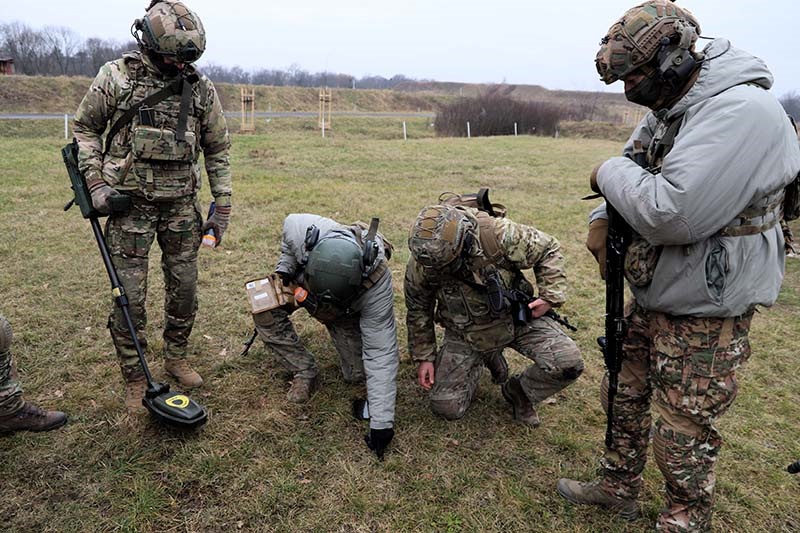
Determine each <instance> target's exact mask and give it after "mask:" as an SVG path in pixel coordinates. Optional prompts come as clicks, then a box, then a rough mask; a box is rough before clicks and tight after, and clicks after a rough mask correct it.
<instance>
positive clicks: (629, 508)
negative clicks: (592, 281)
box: [558, 0, 800, 532]
mask: <svg viewBox="0 0 800 533" xmlns="http://www.w3.org/2000/svg"><path fill="white" fill-rule="evenodd" d="M699 33H700V26H699V23H698V21H697V20H696V19H695V17H694V16H693V15H692V14H691V13H690V12H689V11H687V10H686V9H685V8H683V7H682V4H681V5H680V6H678V5H676V4H674V3H672V2H670V1H666V0H651V1H648V2H645V3H643V4H641V5H639V6H636V7H634V8H632V9H630V10H629V11H627V12H626V13H625V15H624V16H623V17H622V18H621V19H620V20H619V21H618V22H617V23H616V24H614V25H613V26H612V27H611V29H610V30H609V32H608V34H607V35H606V37H605V38H604V39H603V40H602V41H601V48H600V51H599V52H598V54H597V59H596V62H597V70H598V72H599V73H600V76H601V78H602V79H603V81H605V82H606V83H609V84H610V83H613V82H615V81H617V80H623V81H624V83H625V95H626V97H627V98H628V100H630V101H631V102H635V103H637V104H640V105H643V106H646V107H649V108H650V109H651V110H652V111H651V112H650V113H648V114H647V115H646V116H645V118H644V119H643V120H642V122H641V123H640V124H639V125H638V127H637V128H636V129H635V130H634V132H633V135H632V136H631V138H630V139H629V141H628V143H627V144H626V146H625V149H624V155H626V156H628V157H614V158H612V159H609V160H607V161H606V162H604V163H603V164H602V165H601V166H599V168H597V169H595V172H593V173H592V178H591V183H592V187H593V188H594V189H595V190H597V191H599V192H602V194H603V196H605V198H606V200H607V201H608V203H609V204H611V205H612V206H613V207H614V208H615V209H616V211H617V212H619V213H620V214H621V216H622V217H623V218H624V219H625V221H627V222H628V224H629V225H630V226H631V228H632V230H633V239H632V241H631V244H630V247H629V249H628V254H627V255H628V257H627V259H626V261H625V277H626V278H627V280H628V282H629V284H630V288H631V290H632V292H633V296H634V301H633V302H631V305H630V306H629V308H628V309H627V312H626V318H627V333H626V337H625V340H624V342H623V352H624V353H623V359H622V369H621V372H620V373H619V388H618V393H617V395H616V398H615V401H614V405H613V413H614V417H613V418H612V421H611V430H612V431H611V444H610V446H609V447H608V448H607V449H606V451H605V455H604V458H603V460H602V461H601V476H600V478H599V479H598V480H596V481H594V482H592V483H581V482H577V481H572V480H568V479H562V480H560V481H559V482H558V492H559V493H560V494H561V495H562V496H563V497H565V498H566V499H567V500H569V501H571V502H573V503H578V504H591V505H599V506H603V507H607V508H613V509H615V510H616V511H617V512H618V513H619V514H621V515H622V516H623V517H624V518H627V519H633V518H635V517H636V516H637V515H638V508H637V504H636V499H637V497H638V496H639V493H640V491H641V488H642V471H643V470H644V466H645V461H646V458H647V446H648V444H649V441H650V439H651V438H652V440H653V455H654V456H655V460H656V464H657V465H658V467H659V469H660V470H661V473H662V474H663V476H664V479H665V485H666V496H667V501H666V505H665V507H664V508H663V509H662V511H661V513H660V515H659V517H658V521H657V529H659V530H661V531H674V532H686V531H709V530H710V529H711V511H712V504H713V497H714V486H715V475H714V465H715V464H716V462H717V459H718V457H719V450H720V447H721V445H722V437H721V435H720V433H719V432H718V431H717V429H716V426H715V423H716V421H717V419H718V418H719V417H720V416H721V415H722V414H724V413H725V412H726V411H727V410H728V408H729V407H730V406H731V404H732V403H733V401H734V399H735V398H736V393H737V383H736V369H737V368H739V366H740V365H742V364H743V363H744V362H745V361H746V360H747V359H748V357H749V356H750V344H749V340H748V336H749V331H750V322H751V319H752V317H753V311H754V309H755V307H756V306H757V305H763V306H770V305H772V304H773V303H774V302H775V299H776V298H777V296H778V291H779V289H780V286H781V281H782V278H783V272H784V253H783V244H784V243H783V239H782V236H781V228H780V225H779V223H778V222H779V218H780V214H781V203H782V200H783V198H784V188H785V187H786V185H787V184H789V183H790V182H791V181H792V179H793V178H794V177H795V176H796V175H797V172H798V170H800V150H798V143H797V139H796V137H795V135H794V132H793V131H792V128H791V126H790V124H789V120H788V119H787V118H786V114H785V113H784V111H783V110H782V108H781V105H780V104H779V103H778V101H777V100H776V99H775V97H774V96H773V95H772V94H770V93H769V92H768V91H767V90H768V89H769V88H770V86H771V85H772V74H771V73H770V71H769V70H768V69H767V67H766V65H765V64H764V63H763V61H761V60H760V59H758V58H756V57H754V56H752V55H750V54H748V53H747V52H744V51H743V50H740V49H737V48H735V47H733V46H732V45H731V43H730V42H729V41H727V40H725V39H714V40H713V41H711V42H710V44H708V46H707V47H706V48H705V49H704V50H703V51H702V52H697V51H695V47H694V44H695V41H696V39H697V38H698V35H699ZM591 218H592V222H591V225H590V239H589V241H587V246H589V247H590V249H591V250H592V252H593V253H594V254H595V257H602V253H603V250H604V246H605V240H606V229H607V221H606V220H605V218H606V209H605V204H603V205H602V206H600V207H599V208H598V209H597V210H595V211H594V212H593V213H592V217H591ZM601 267H602V265H601ZM606 386H607V385H606ZM606 390H607V389H606ZM603 396H604V397H606V398H607V395H605V394H603ZM651 404H652V406H653V407H654V408H655V413H656V419H655V424H654V425H653V424H651V420H652V419H651V414H650V407H651ZM651 425H653V427H652V432H651ZM651 435H652V437H651Z"/></svg>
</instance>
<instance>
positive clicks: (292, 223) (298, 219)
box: [253, 214, 399, 457]
mask: <svg viewBox="0 0 800 533" xmlns="http://www.w3.org/2000/svg"><path fill="white" fill-rule="evenodd" d="M390 256H391V245H390V244H389V243H388V242H387V241H386V240H385V239H384V238H383V236H382V235H381V234H380V233H378V232H377V219H373V223H372V224H371V225H370V227H369V228H367V226H366V224H363V223H355V224H353V225H349V226H345V225H341V224H339V223H338V222H336V221H335V220H331V219H329V218H325V217H322V216H319V215H312V214H291V215H289V216H287V217H286V219H285V220H284V222H283V237H282V240H281V256H280V258H279V259H278V264H277V266H276V267H275V273H276V274H277V275H278V276H279V277H280V279H281V280H282V282H283V285H285V286H287V287H294V286H296V287H297V289H296V292H295V296H296V297H295V303H293V304H288V305H285V306H283V307H278V308H276V309H272V310H269V311H264V312H261V313H256V314H254V315H253V320H254V322H255V326H256V331H257V333H258V336H259V337H260V338H261V340H263V341H264V343H265V344H266V345H267V346H268V347H269V348H271V349H272V351H273V352H275V354H276V355H277V356H278V360H279V361H280V362H281V364H282V365H283V366H284V367H285V368H286V369H287V370H289V371H290V372H291V373H292V374H293V376H294V378H293V379H292V384H291V387H290V388H289V391H288V393H287V399H288V400H289V401H291V402H297V403H300V402H305V401H308V399H309V398H310V397H311V395H312V394H313V393H314V391H315V390H316V389H317V388H318V386H319V380H318V373H319V368H318V367H317V363H316V361H315V359H314V356H313V354H312V353H311V352H310V351H309V350H308V349H307V348H306V347H305V345H304V344H303V343H302V341H301V340H300V338H299V337H298V336H297V333H296V332H295V329H294V326H293V325H292V323H291V321H290V320H289V315H290V314H291V313H292V312H294V311H295V310H296V309H297V308H298V307H301V306H302V307H305V308H306V310H307V311H308V312H309V314H310V315H311V316H313V317H314V318H316V319H317V320H319V321H320V322H321V323H322V324H324V325H325V327H326V328H327V329H328V332H329V333H330V334H331V338H332V340H333V343H334V346H335V347H336V351H337V352H338V354H339V363H340V366H341V369H342V375H343V377H344V380H345V381H346V382H347V383H361V382H364V381H365V380H366V387H367V405H368V406H369V420H370V434H369V435H368V436H367V438H366V440H367V445H368V446H369V447H370V449H372V450H374V451H375V453H376V454H377V455H378V457H382V456H383V452H384V450H385V449H386V447H387V446H388V444H389V442H390V441H391V440H392V438H393V436H394V429H393V425H394V409H395V396H396V393H397V367H398V362H399V352H398V347H397V327H396V324H395V318H394V307H393V300H394V294H393V290H392V276H391V272H390V270H389V267H388V265H387V260H388V259H389V257H390Z"/></svg>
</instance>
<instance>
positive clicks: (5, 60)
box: [0, 57, 14, 75]
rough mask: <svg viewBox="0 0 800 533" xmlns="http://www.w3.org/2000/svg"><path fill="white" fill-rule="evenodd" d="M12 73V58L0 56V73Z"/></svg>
mask: <svg viewBox="0 0 800 533" xmlns="http://www.w3.org/2000/svg"><path fill="white" fill-rule="evenodd" d="M2 74H14V60H13V59H12V58H10V57H0V75H2Z"/></svg>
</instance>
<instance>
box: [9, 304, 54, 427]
mask: <svg viewBox="0 0 800 533" xmlns="http://www.w3.org/2000/svg"><path fill="white" fill-rule="evenodd" d="M12 338H13V335H12V331H11V324H9V323H8V320H6V318H5V317H4V316H2V315H0V434H3V433H12V432H14V431H22V430H27V431H49V430H51V429H56V428H58V427H61V426H63V425H64V424H66V422H67V415H65V414H64V413H62V412H60V411H46V410H44V409H40V408H39V407H37V406H35V405H33V404H32V403H30V402H26V401H25V400H23V399H22V387H21V386H20V384H19V381H17V369H16V366H15V365H14V359H13V357H12V356H11V341H12Z"/></svg>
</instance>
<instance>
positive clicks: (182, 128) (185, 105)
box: [175, 78, 192, 141]
mask: <svg viewBox="0 0 800 533" xmlns="http://www.w3.org/2000/svg"><path fill="white" fill-rule="evenodd" d="M191 103H192V82H191V81H189V79H188V78H187V79H185V80H184V83H183V87H182V90H181V108H180V111H179V112H178V130H177V131H176V132H175V139H176V140H178V141H185V140H186V120H187V118H188V117H189V105H190V104H191Z"/></svg>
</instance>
